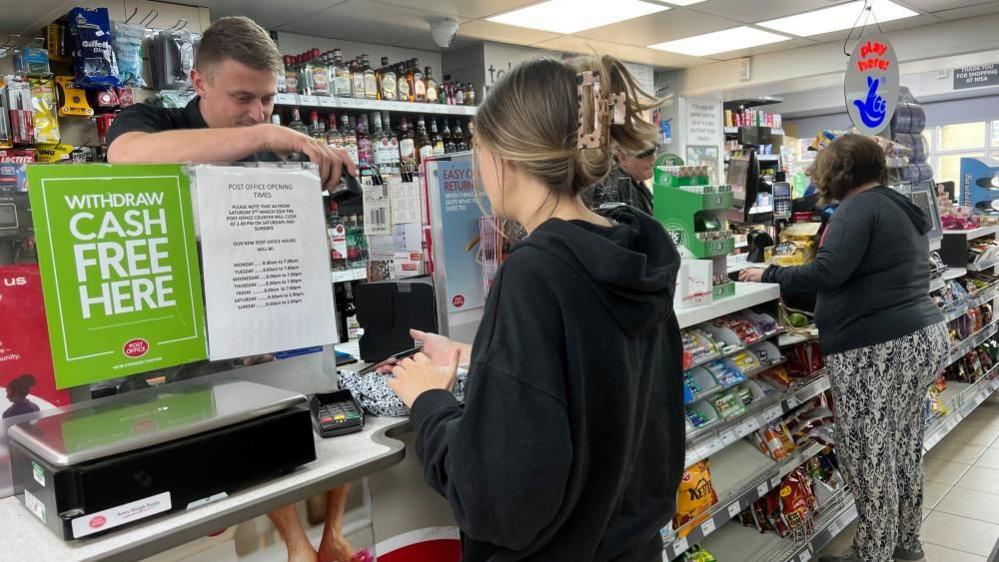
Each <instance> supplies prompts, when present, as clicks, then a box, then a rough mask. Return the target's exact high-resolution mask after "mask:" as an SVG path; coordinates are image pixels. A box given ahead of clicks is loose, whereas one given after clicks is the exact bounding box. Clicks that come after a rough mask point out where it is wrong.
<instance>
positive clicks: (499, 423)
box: [411, 207, 685, 562]
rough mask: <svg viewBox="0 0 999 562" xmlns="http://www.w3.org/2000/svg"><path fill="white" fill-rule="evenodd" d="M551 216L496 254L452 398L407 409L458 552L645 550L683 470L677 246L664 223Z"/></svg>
mask: <svg viewBox="0 0 999 562" xmlns="http://www.w3.org/2000/svg"><path fill="white" fill-rule="evenodd" d="M610 214H611V215H612V218H614V219H615V220H616V221H617V223H618V224H617V225H616V226H614V227H610V228H601V227H598V226H595V225H591V224H589V223H584V222H578V221H573V222H566V221H562V220H555V219H553V220H549V221H548V222H546V223H544V224H543V225H541V226H540V227H539V228H538V229H537V230H535V231H534V232H533V233H532V234H531V235H530V236H528V237H527V238H526V239H525V240H524V242H523V243H521V244H520V245H519V246H517V247H516V249H515V250H514V251H513V252H512V254H511V256H510V258H509V259H508V260H507V261H506V263H504V264H503V266H502V268H501V269H500V271H499V274H498V277H497V279H496V282H495V284H494V285H493V287H492V290H491V292H490V294H489V298H488V300H487V303H486V309H485V314H484V317H483V319H482V323H481V325H480V327H479V331H478V334H477V335H476V338H475V343H474V346H473V355H472V367H471V373H470V376H469V382H468V386H467V388H466V405H465V408H464V410H462V408H461V407H459V405H458V404H457V403H456V401H455V399H454V397H453V396H452V395H451V394H450V393H448V392H445V391H430V392H426V393H424V394H422V395H421V396H420V397H419V398H418V399H417V400H416V403H415V404H414V405H413V408H412V412H411V420H412V423H413V424H414V427H415V429H416V432H417V436H416V453H417V455H418V456H419V457H420V459H421V461H422V463H423V467H424V470H425V477H426V480H427V482H428V483H429V484H430V485H431V486H432V487H433V488H434V489H436V490H437V491H438V492H440V493H441V494H442V495H443V496H444V497H445V498H447V500H448V502H449V503H450V504H451V508H452V509H453V511H454V514H455V517H456V518H457V521H458V525H459V526H460V527H461V529H462V532H463V560H464V561H465V562H479V561H491V562H499V561H509V560H531V561H539V562H541V561H544V562H560V561H565V562H587V561H591V560H594V561H611V560H614V561H625V560H627V561H636V562H649V561H650V560H652V559H653V558H656V559H658V558H657V557H658V556H659V555H660V554H661V552H662V541H661V538H660V534H659V531H660V529H661V528H662V527H663V526H664V525H666V522H667V521H668V520H669V519H670V517H672V515H673V512H674V510H675V507H676V489H677V485H678V483H679V480H680V476H681V473H682V472H683V461H684V450H685V441H684V438H685V433H684V421H683V392H682V383H681V380H682V361H681V355H682V344H681V341H680V332H679V328H678V326H677V321H676V317H675V315H674V313H673V292H674V284H675V282H676V275H677V269H678V267H679V254H678V253H677V251H676V248H675V247H674V246H673V243H672V242H671V240H670V238H669V237H668V236H667V235H666V233H665V231H664V230H663V228H662V226H661V225H659V224H658V223H657V222H656V221H655V220H653V219H652V218H650V217H649V216H647V215H644V214H642V213H639V212H637V211H635V210H633V209H630V208H626V207H620V208H618V209H614V210H612V211H610Z"/></svg>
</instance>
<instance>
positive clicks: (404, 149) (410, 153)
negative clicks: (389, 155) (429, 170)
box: [399, 138, 416, 164]
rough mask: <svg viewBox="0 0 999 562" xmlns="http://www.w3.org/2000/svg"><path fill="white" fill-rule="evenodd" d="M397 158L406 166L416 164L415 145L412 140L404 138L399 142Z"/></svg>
mask: <svg viewBox="0 0 999 562" xmlns="http://www.w3.org/2000/svg"><path fill="white" fill-rule="evenodd" d="M399 157H400V158H401V159H402V161H403V162H406V163H407V164H412V163H414V162H416V145H415V144H414V143H413V139H410V138H405V139H402V140H401V141H399Z"/></svg>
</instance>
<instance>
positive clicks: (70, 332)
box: [28, 164, 207, 388]
mask: <svg viewBox="0 0 999 562" xmlns="http://www.w3.org/2000/svg"><path fill="white" fill-rule="evenodd" d="M28 183H29V190H28V191H29V194H30V198H31V207H32V214H33V217H34V225H35V236H36V239H37V241H38V261H39V267H40V269H41V273H42V289H43V292H44V296H45V312H46V318H47V320H48V330H49V339H50V340H51V346H52V363H53V367H54V370H55V377H56V384H57V386H58V387H59V388H67V387H71V386H78V385H82V384H87V383H91V382H96V381H100V380H105V379H109V378H115V377H122V376H126V375H132V374H136V373H141V372H146V371H152V370H155V369H160V368H163V367H171V366H174V365H180V364H184V363H189V362H193V361H199V360H202V359H205V358H206V356H207V349H206V345H205V332H204V305H203V302H202V296H201V279H200V276H199V269H198V254H197V248H196V246H195V241H194V227H193V224H194V223H193V220H192V217H191V211H192V210H191V194H190V188H189V184H188V178H187V175H186V174H185V173H184V172H183V170H182V168H181V166H180V165H175V164H173V165H103V166H101V165H67V166H29V167H28Z"/></svg>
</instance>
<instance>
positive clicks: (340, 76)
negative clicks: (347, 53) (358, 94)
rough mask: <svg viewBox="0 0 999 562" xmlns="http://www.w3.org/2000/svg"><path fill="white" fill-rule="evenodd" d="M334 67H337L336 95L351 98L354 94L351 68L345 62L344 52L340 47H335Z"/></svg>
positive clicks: (334, 87) (335, 79)
mask: <svg viewBox="0 0 999 562" xmlns="http://www.w3.org/2000/svg"><path fill="white" fill-rule="evenodd" d="M333 68H334V69H335V75H336V77H335V78H334V80H333V82H334V86H333V89H334V90H335V91H336V95H337V96H339V97H341V98H351V97H354V94H353V93H352V91H351V82H350V70H348V69H347V66H346V65H345V64H343V54H342V53H341V52H340V49H333Z"/></svg>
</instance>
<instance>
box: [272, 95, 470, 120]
mask: <svg viewBox="0 0 999 562" xmlns="http://www.w3.org/2000/svg"><path fill="white" fill-rule="evenodd" d="M274 104H275V105H279V106H297V107H318V108H325V109H354V110H359V111H396V112H402V113H432V114H436V115H475V112H476V110H477V109H478V108H477V107H476V106H473V105H447V104H443V103H411V102H404V101H387V100H369V99H355V98H341V97H333V96H303V95H299V94H278V95H277V96H276V97H275V98H274Z"/></svg>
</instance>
